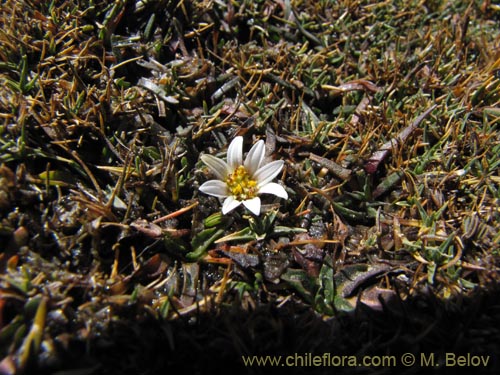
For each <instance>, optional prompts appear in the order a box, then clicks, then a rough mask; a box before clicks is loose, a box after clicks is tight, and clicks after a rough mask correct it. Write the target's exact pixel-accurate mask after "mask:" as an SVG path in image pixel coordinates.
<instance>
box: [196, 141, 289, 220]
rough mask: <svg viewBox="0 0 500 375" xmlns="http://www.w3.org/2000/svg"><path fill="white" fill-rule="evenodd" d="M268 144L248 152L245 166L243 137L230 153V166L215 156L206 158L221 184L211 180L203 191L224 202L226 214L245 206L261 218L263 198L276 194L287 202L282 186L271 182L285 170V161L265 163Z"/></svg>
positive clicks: (201, 189)
mask: <svg viewBox="0 0 500 375" xmlns="http://www.w3.org/2000/svg"><path fill="white" fill-rule="evenodd" d="M264 155H265V147H264V141H263V140H260V141H258V142H257V143H256V144H254V145H253V147H252V148H251V149H250V151H249V152H248V155H247V156H246V158H245V161H244V162H243V137H236V138H234V139H233V141H232V142H231V144H230V145H229V147H228V149H227V162H225V161H224V160H222V159H219V158H217V157H215V156H212V155H208V154H205V155H202V156H201V160H202V161H203V163H205V164H206V165H207V166H208V168H209V169H210V170H211V171H212V173H213V174H214V175H215V176H216V177H217V180H209V181H207V182H205V183H204V184H203V185H201V186H200V191H201V192H203V193H205V194H208V195H213V196H215V197H218V198H224V203H223V204H222V213H223V214H224V215H225V214H227V213H228V212H230V211H232V210H234V209H235V208H236V207H238V206H239V205H241V204H243V205H244V206H245V207H246V208H248V210H250V211H251V212H252V213H253V214H255V215H259V214H260V198H259V195H260V194H274V195H276V196H277V197H280V198H283V199H287V198H288V194H287V192H286V191H285V189H284V188H283V186H281V185H280V184H277V183H275V182H271V181H272V180H273V179H274V178H275V177H276V176H277V175H278V174H279V173H280V172H281V170H282V169H283V165H284V161H283V160H275V161H272V162H270V163H264Z"/></svg>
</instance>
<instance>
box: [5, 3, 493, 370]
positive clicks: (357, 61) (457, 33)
mask: <svg viewBox="0 0 500 375" xmlns="http://www.w3.org/2000/svg"><path fill="white" fill-rule="evenodd" d="M499 17H500V9H499V7H498V6H497V5H494V4H493V2H490V1H476V2H465V1H424V2H421V1H418V2H417V1H410V2H406V3H404V4H403V3H402V2H396V1H384V2H376V3H374V2H370V1H351V2H326V1H319V2H300V1H298V2H295V1H268V0H264V1H255V2H253V1H230V2H224V1H190V0H185V1H180V2H176V1H170V0H161V1H145V0H142V1H112V2H109V1H76V0H68V1H49V2H43V1H29V0H20V1H14V0H6V1H3V2H2V3H1V5H0V26H1V27H0V87H1V89H0V120H1V122H0V150H1V152H0V237H1V239H2V246H1V251H0V267H1V274H0V356H1V358H3V360H2V361H1V363H0V372H1V373H17V372H23V371H24V372H28V371H32V370H33V371H34V370H35V369H38V370H39V371H52V370H57V369H59V368H63V367H67V366H68V365H69V364H68V363H67V362H65V355H66V354H65V353H68V352H71V350H73V348H75V347H78V345H81V344H82V343H86V345H89V346H90V347H92V345H93V343H94V342H97V341H99V340H98V338H100V337H105V336H107V335H110V330H112V329H113V327H115V326H116V325H117V324H118V325H120V324H123V325H126V324H135V323H134V322H142V321H150V320H153V321H155V322H158V324H160V322H163V323H164V322H171V324H179V325H180V326H182V325H183V324H184V323H185V322H193V321H196V320H197V319H201V317H202V316H210V317H215V318H216V317H218V316H222V315H224V313H225V312H227V311H228V310H230V309H233V308H236V309H237V310H238V311H241V312H243V313H249V314H251V313H252V312H253V311H258V310H259V309H262V308H263V307H264V306H272V308H273V309H274V308H276V309H278V310H279V309H283V311H284V310H286V309H292V307H293V309H296V311H297V312H298V311H302V312H304V311H307V312H308V313H310V314H314V315H315V316H317V317H319V318H320V319H330V318H339V317H341V316H343V314H350V313H351V312H353V311H355V312H356V311H360V309H365V308H366V309H370V310H372V311H377V312H381V313H384V312H385V311H386V310H387V309H388V308H389V306H390V305H391V301H392V302H394V301H399V302H398V303H400V304H404V303H405V301H409V300H413V299H414V298H418V297H419V296H423V295H424V294H425V295H429V293H431V294H432V295H433V296H434V298H437V300H439V301H442V302H443V303H445V301H451V300H456V299H461V298H467V297H468V296H470V295H473V294H474V293H476V292H477V291H478V290H479V291H488V290H490V289H491V288H494V287H495V286H497V285H498V282H499V279H500V235H499V233H500V230H499V228H500V224H499V223H500V211H499V199H500V193H499V192H500V176H499V170H500V136H499V134H500V133H499V131H498V126H499V124H500V110H499V109H498V108H499V104H500V74H499V72H500V30H499V29H498V20H499ZM235 144H237V146H238V147H236V146H233V147H231V146H230V145H235ZM252 145H255V146H253V147H252ZM236 149H237V150H236ZM235 150H236V151H235ZM242 150H244V151H245V150H250V151H249V152H242ZM247 155H248V156H247ZM225 160H227V162H226V161H225ZM207 165H208V167H207ZM214 171H215V174H217V175H216V176H214ZM221 171H222V172H221ZM237 172H238V173H237ZM214 177H215V178H216V180H214ZM271 181H274V182H271ZM202 186H203V188H202V189H201V190H200V187H202ZM202 192H205V193H207V194H203V193H202ZM260 193H265V194H262V195H260ZM269 193H271V194H269ZM257 195H259V197H257ZM223 198H226V200H225V202H224V199H223ZM257 200H258V202H257ZM222 203H224V205H223V206H222V205H221V204H222ZM240 203H242V204H240ZM257 203H258V204H257ZM221 207H222V210H221ZM249 209H250V210H249ZM287 311H288V310H287ZM497 315H498V314H497ZM496 319H498V316H496ZM137 324H140V323H137ZM169 324H170V323H169ZM169 327H174V326H169ZM165 329H166V328H165ZM165 332H166V331H165ZM172 335H173V334H170V333H169V334H168V335H167V336H168V337H169V339H168V340H167V341H169V343H170V344H171V347H173V346H174V344H173V343H172V340H173V339H172V338H171V337H173V336H172ZM96 340H97V341H96ZM101 344H102V342H101ZM170 344H169V345H170ZM90 350H91V351H93V350H94V349H93V348H92V349H90ZM68 358H69V357H68ZM74 365H75V366H77V367H78V366H81V369H80V370H81V371H83V372H80V373H86V372H85V371H87V372H88V373H90V372H92V371H94V370H95V369H96V368H95V367H93V366H95V364H91V365H89V364H88V363H75V364H74ZM69 366H71V365H69Z"/></svg>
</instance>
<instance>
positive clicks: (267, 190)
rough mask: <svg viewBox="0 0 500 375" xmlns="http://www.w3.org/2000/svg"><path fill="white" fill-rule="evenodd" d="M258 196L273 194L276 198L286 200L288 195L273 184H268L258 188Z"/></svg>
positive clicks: (282, 188) (283, 189) (279, 186)
mask: <svg viewBox="0 0 500 375" xmlns="http://www.w3.org/2000/svg"><path fill="white" fill-rule="evenodd" d="M259 194H274V195H276V196H277V197H280V198H283V199H288V193H287V192H286V190H285V188H284V187H283V186H281V185H280V184H277V183H275V182H268V183H267V184H265V185H264V186H262V187H260V188H259Z"/></svg>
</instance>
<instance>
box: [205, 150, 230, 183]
mask: <svg viewBox="0 0 500 375" xmlns="http://www.w3.org/2000/svg"><path fill="white" fill-rule="evenodd" d="M201 161H202V162H203V163H205V164H206V165H207V167H208V168H210V170H211V171H212V173H213V174H215V175H216V176H217V178H218V179H219V180H225V179H226V177H227V174H228V171H229V168H228V166H227V163H226V162H225V161H224V160H222V159H219V158H216V157H215V156H212V155H209V154H204V155H201Z"/></svg>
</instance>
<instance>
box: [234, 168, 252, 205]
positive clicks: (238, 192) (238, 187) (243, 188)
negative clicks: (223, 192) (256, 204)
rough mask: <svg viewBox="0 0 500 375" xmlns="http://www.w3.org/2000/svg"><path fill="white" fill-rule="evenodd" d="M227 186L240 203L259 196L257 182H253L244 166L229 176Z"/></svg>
mask: <svg viewBox="0 0 500 375" xmlns="http://www.w3.org/2000/svg"><path fill="white" fill-rule="evenodd" d="M226 184H227V187H228V189H229V191H230V192H231V194H232V195H233V196H234V197H235V198H236V199H237V200H239V201H246V200H247V199H252V198H255V196H256V195H257V181H255V180H252V178H251V177H250V175H249V174H248V172H247V170H246V169H245V167H244V166H243V165H240V166H239V167H238V168H236V169H235V170H234V172H233V173H231V174H229V175H228V176H227V178H226Z"/></svg>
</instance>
